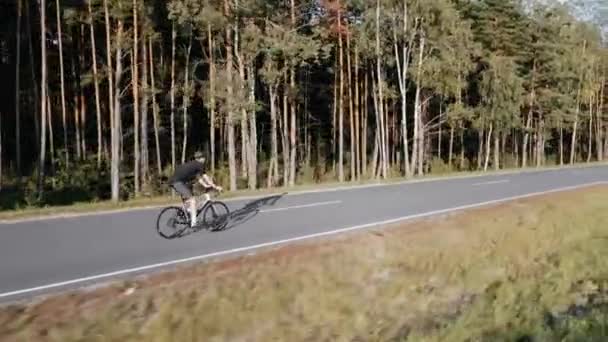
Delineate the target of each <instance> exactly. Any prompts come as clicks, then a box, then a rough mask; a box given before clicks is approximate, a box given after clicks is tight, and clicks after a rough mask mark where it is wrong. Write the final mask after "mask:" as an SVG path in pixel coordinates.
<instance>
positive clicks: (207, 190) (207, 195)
mask: <svg viewBox="0 0 608 342" xmlns="http://www.w3.org/2000/svg"><path fill="white" fill-rule="evenodd" d="M212 191H213V188H212V187H204V188H203V193H204V194H205V203H203V204H202V205H201V207H203V206H204V205H205V204H207V202H209V201H210V200H211V196H210V195H209V193H210V192H212Z"/></svg>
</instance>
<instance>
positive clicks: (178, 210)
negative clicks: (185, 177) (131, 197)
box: [156, 195, 230, 239]
mask: <svg viewBox="0 0 608 342" xmlns="http://www.w3.org/2000/svg"><path fill="white" fill-rule="evenodd" d="M180 197H181V199H182V206H181V207H178V206H169V207H166V208H164V209H162V210H161V212H160V213H159V214H158V218H157V219H156V231H157V232H158V234H160V235H161V236H162V237H164V238H166V239H174V238H176V237H179V236H181V235H182V234H183V233H184V232H185V231H186V230H188V228H193V229H196V230H198V229H202V228H204V229H207V230H209V231H212V232H215V231H220V230H223V229H224V228H226V226H227V225H228V216H229V215H230V209H228V206H227V205H226V204H225V203H224V202H222V201H219V200H212V199H209V200H208V201H206V202H205V204H204V205H203V206H201V205H200V204H201V203H202V202H203V201H202V200H201V199H203V198H204V197H205V195H201V196H195V197H196V203H197V209H196V217H197V222H202V224H201V223H199V224H197V225H196V226H195V227H190V222H191V220H190V210H189V206H188V204H187V203H186V199H185V198H184V197H183V196H180ZM201 213H202V214H203V215H202V217H200V215H201ZM209 213H210V214H211V215H210V216H211V217H212V219H210V218H209V217H208V214H209ZM199 217H200V218H199ZM165 219H166V222H165V224H162V222H163V221H165ZM201 219H202V220H201ZM164 227H169V229H170V230H172V233H169V234H165V232H164V231H163V229H162V228H164Z"/></svg>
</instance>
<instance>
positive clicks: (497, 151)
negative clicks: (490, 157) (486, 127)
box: [494, 131, 500, 171]
mask: <svg viewBox="0 0 608 342" xmlns="http://www.w3.org/2000/svg"><path fill="white" fill-rule="evenodd" d="M494 170H495V171H498V170H500V133H498V131H496V132H494Z"/></svg>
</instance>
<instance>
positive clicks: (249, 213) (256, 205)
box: [179, 192, 287, 238]
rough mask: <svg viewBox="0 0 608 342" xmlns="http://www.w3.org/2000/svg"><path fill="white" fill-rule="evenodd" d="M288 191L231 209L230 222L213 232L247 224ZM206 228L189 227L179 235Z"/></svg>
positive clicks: (183, 235)
mask: <svg viewBox="0 0 608 342" xmlns="http://www.w3.org/2000/svg"><path fill="white" fill-rule="evenodd" d="M286 194H287V192H284V193H282V194H279V195H273V196H267V197H263V198H259V199H256V200H253V201H251V202H248V203H247V204H245V206H243V207H242V208H239V209H236V210H233V211H232V210H231V212H230V214H228V222H227V224H226V226H225V227H224V228H222V229H220V230H214V231H211V232H223V231H226V230H229V229H233V228H236V227H238V226H240V225H243V224H245V223H246V222H248V221H249V220H251V219H253V218H254V217H255V216H257V214H258V213H259V212H260V210H261V209H262V208H264V207H269V206H274V205H275V204H276V203H277V202H278V201H279V200H280V199H281V198H282V197H283V196H285V195H286ZM201 230H205V229H188V230H186V231H185V232H184V233H182V234H181V235H180V236H179V237H180V238H182V237H185V236H188V235H190V234H193V233H196V232H198V231H201Z"/></svg>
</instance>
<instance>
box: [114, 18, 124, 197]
mask: <svg viewBox="0 0 608 342" xmlns="http://www.w3.org/2000/svg"><path fill="white" fill-rule="evenodd" d="M122 35H123V22H122V20H118V28H117V32H116V76H115V78H114V80H115V82H114V83H115V96H114V110H113V112H114V126H113V127H112V167H111V174H112V175H111V177H112V182H111V183H112V201H113V202H115V203H117V202H118V201H119V196H120V131H119V127H120V122H121V109H120V100H121V97H122V95H121V91H120V81H121V79H122V72H123V71H122V48H121V46H122V39H123V37H122Z"/></svg>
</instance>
